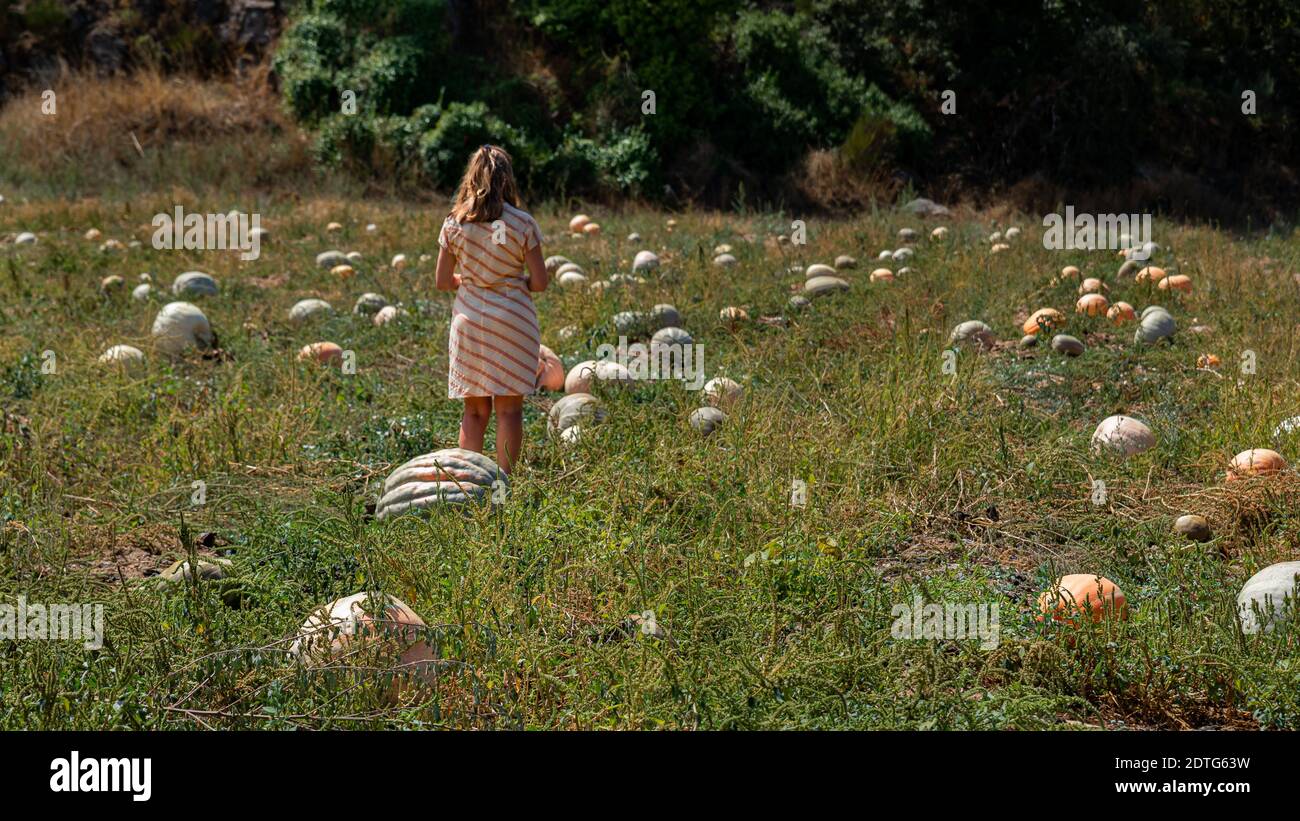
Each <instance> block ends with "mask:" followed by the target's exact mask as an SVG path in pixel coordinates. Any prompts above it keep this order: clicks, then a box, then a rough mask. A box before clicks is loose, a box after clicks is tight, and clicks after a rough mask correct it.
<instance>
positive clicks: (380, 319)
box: [370, 305, 406, 328]
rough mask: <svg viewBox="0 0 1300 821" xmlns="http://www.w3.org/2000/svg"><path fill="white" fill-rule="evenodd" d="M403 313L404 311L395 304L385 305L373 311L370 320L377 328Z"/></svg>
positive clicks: (404, 313)
mask: <svg viewBox="0 0 1300 821" xmlns="http://www.w3.org/2000/svg"><path fill="white" fill-rule="evenodd" d="M405 315H406V311H404V310H402V309H401V308H399V307H397V306H396V305H385V306H384V307H382V308H380V309H379V310H378V311H377V312H376V313H375V315H374V317H373V318H372V319H371V320H370V321H371V322H372V323H373V324H374V326H375V327H376V328H379V327H382V326H384V325H387V324H388V323H390V322H392V321H394V320H396V319H398V318H399V317H402V316H405Z"/></svg>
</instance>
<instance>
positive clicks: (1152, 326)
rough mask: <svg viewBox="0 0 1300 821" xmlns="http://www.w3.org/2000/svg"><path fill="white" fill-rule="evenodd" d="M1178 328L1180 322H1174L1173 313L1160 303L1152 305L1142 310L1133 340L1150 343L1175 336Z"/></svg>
mask: <svg viewBox="0 0 1300 821" xmlns="http://www.w3.org/2000/svg"><path fill="white" fill-rule="evenodd" d="M1177 330H1178V324H1177V323H1176V322H1174V317H1173V315H1172V314H1170V313H1169V312H1168V311H1166V310H1165V309H1164V308H1161V307H1160V306H1158V305H1152V306H1150V307H1148V308H1145V309H1144V310H1143V311H1142V317H1141V319H1139V320H1138V327H1137V331H1136V332H1134V334H1133V341H1134V343H1146V344H1148V345H1150V344H1154V343H1156V342H1159V341H1160V340H1162V339H1164V338H1165V337H1169V336H1173V335H1174V332H1175V331H1177Z"/></svg>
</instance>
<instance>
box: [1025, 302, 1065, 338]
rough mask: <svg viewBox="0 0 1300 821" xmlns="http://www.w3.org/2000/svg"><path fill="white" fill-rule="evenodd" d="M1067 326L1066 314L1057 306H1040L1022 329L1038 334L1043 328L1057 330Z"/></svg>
mask: <svg viewBox="0 0 1300 821" xmlns="http://www.w3.org/2000/svg"><path fill="white" fill-rule="evenodd" d="M1063 327H1065V314H1063V313H1061V312H1060V311H1058V310H1056V309H1055V308H1039V309H1038V310H1037V311H1034V312H1033V313H1032V314H1030V315H1029V319H1026V320H1025V324H1024V325H1022V326H1021V330H1022V331H1024V332H1025V333H1027V334H1036V333H1038V332H1039V331H1041V330H1043V329H1045V328H1046V329H1048V330H1055V329H1057V328H1063Z"/></svg>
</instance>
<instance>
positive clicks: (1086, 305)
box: [1074, 294, 1110, 316]
mask: <svg viewBox="0 0 1300 821" xmlns="http://www.w3.org/2000/svg"><path fill="white" fill-rule="evenodd" d="M1109 309H1110V303H1109V302H1107V301H1106V297H1104V296H1102V295H1101V294H1084V295H1083V296H1081V297H1079V301H1078V302H1076V303H1074V312H1075V313H1076V314H1086V315H1088V316H1102V315H1104V314H1105V313H1106V311H1107V310H1109Z"/></svg>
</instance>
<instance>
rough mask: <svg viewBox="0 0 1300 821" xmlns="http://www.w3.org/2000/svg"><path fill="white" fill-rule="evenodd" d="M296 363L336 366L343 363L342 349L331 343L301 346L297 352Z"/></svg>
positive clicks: (314, 343)
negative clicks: (309, 362)
mask: <svg viewBox="0 0 1300 821" xmlns="http://www.w3.org/2000/svg"><path fill="white" fill-rule="evenodd" d="M298 361H299V362H307V361H314V362H319V363H320V364H322V365H336V364H339V363H341V362H342V361H343V349H342V348H340V347H339V346H338V345H336V344H335V343H333V342H313V343H311V344H310V345H303V346H302V348H301V349H300V350H299V351H298Z"/></svg>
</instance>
